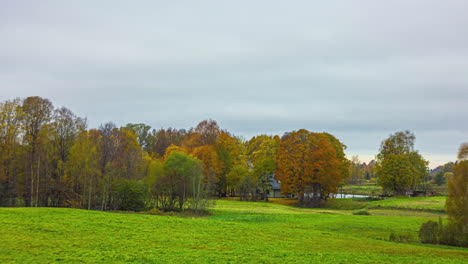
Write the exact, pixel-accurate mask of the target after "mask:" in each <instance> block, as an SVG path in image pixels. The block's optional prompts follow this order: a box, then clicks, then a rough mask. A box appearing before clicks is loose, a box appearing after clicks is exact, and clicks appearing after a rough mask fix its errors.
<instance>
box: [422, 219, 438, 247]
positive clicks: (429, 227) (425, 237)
mask: <svg viewBox="0 0 468 264" xmlns="http://www.w3.org/2000/svg"><path fill="white" fill-rule="evenodd" d="M440 235H441V227H440V226H439V224H438V223H436V222H434V221H428V222H426V223H424V224H422V226H421V228H420V229H419V239H420V240H421V242H422V243H430V244H438V243H439V242H440Z"/></svg>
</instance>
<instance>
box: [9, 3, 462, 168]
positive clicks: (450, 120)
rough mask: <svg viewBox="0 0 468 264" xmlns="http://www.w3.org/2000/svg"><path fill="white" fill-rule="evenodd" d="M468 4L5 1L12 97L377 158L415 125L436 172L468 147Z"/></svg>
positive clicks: (102, 117)
mask: <svg viewBox="0 0 468 264" xmlns="http://www.w3.org/2000/svg"><path fill="white" fill-rule="evenodd" d="M467 11H468V1H464V0H460V1H451V0H444V1H440V0H439V1H432V0H411V1H408V0H392V1H383V0H382V1H378V0H362V1H358V0H355V1H344V0H343V1H334V0H331V1H272V0H265V1H262V0H258V1H252V0H250V1H243V0H236V1H222V0H213V1H203V0H200V1H118V0H112V1H109V0H106V1H92V0H80V1H62V0H57V1H50V0H41V1H35V0H30V1H26V0H15V1H8V0H0V100H1V101H4V100H8V99H13V98H16V97H21V98H25V97H27V96H41V97H45V98H49V99H50V100H51V101H52V102H53V103H54V105H55V106H66V107H68V108H70V109H71V110H72V111H73V112H74V113H76V114H77V115H79V116H83V117H87V118H88V123H89V127H98V126H99V124H101V123H104V122H107V121H113V122H115V123H116V124H117V125H119V126H120V125H125V124H127V123H146V124H148V125H151V126H152V127H154V128H161V127H176V128H186V129H187V128H190V127H193V126H196V124H197V123H198V122H199V121H201V120H204V119H208V118H211V119H214V120H216V121H217V122H218V124H219V125H220V126H221V128H223V129H227V130H228V131H230V132H232V133H234V134H236V135H238V136H242V137H244V138H246V139H248V138H250V137H252V136H254V135H259V134H278V135H282V134H283V133H284V132H286V131H292V130H297V129H301V128H305V129H308V130H310V131H314V132H322V131H326V132H329V133H332V134H334V135H335V136H336V137H337V138H339V139H340V140H341V141H342V142H343V143H344V144H345V145H347V147H348V148H347V150H346V153H347V155H348V156H349V157H351V156H352V155H359V157H360V159H361V160H362V161H366V162H368V161H369V160H371V159H372V158H373V157H374V156H375V155H376V154H377V153H378V150H379V146H380V143H381V141H382V140H384V139H385V138H387V137H388V136H389V135H390V134H392V133H394V132H396V131H401V130H406V129H409V130H411V131H412V132H414V133H415V135H416V149H417V150H419V152H420V153H421V154H422V155H423V156H424V157H425V158H426V159H427V160H429V161H430V167H435V166H437V165H440V164H443V163H445V162H448V161H455V160H456V153H457V150H458V147H459V145H460V144H461V143H463V142H467V141H468V122H467V120H468V118H467V116H468V15H466V14H467Z"/></svg>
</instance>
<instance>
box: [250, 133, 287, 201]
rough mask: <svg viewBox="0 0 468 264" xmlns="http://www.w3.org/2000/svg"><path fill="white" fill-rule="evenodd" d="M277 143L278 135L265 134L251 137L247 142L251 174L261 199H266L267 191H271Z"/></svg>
mask: <svg viewBox="0 0 468 264" xmlns="http://www.w3.org/2000/svg"><path fill="white" fill-rule="evenodd" d="M279 145H280V138H279V137H278V136H275V137H271V136H266V135H261V136H257V137H253V138H252V139H251V140H250V141H249V142H248V143H247V159H248V161H249V162H250V164H251V166H252V175H253V177H254V179H255V185H256V187H257V188H258V189H259V195H260V196H261V197H260V198H261V199H262V200H268V193H269V192H270V191H271V180H272V178H273V175H274V173H275V171H276V157H277V152H278V148H279Z"/></svg>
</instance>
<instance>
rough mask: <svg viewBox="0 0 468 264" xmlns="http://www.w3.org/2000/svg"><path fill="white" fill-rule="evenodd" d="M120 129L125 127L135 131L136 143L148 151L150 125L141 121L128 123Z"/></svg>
mask: <svg viewBox="0 0 468 264" xmlns="http://www.w3.org/2000/svg"><path fill="white" fill-rule="evenodd" d="M121 129H125V130H128V131H132V132H133V133H135V134H136V135H137V140H138V144H139V145H140V146H141V148H142V149H143V150H145V151H147V152H148V151H149V149H150V145H151V139H150V136H151V135H150V129H151V127H150V126H148V125H146V124H142V123H139V124H132V123H128V124H127V125H126V126H125V127H122V128H121Z"/></svg>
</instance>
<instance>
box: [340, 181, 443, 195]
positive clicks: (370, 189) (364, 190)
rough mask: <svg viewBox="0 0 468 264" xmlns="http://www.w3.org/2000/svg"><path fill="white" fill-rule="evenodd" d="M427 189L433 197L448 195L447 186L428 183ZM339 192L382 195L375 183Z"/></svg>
mask: <svg viewBox="0 0 468 264" xmlns="http://www.w3.org/2000/svg"><path fill="white" fill-rule="evenodd" d="M427 189H428V191H431V192H433V193H434V194H435V195H440V196H446V195H447V194H448V186H447V184H443V185H440V186H438V185H436V184H432V183H428V185H427ZM341 191H343V193H347V194H359V195H369V196H375V195H382V194H383V189H382V187H380V186H378V185H377V184H376V183H363V184H353V185H344V186H343V187H342V188H340V192H341Z"/></svg>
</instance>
